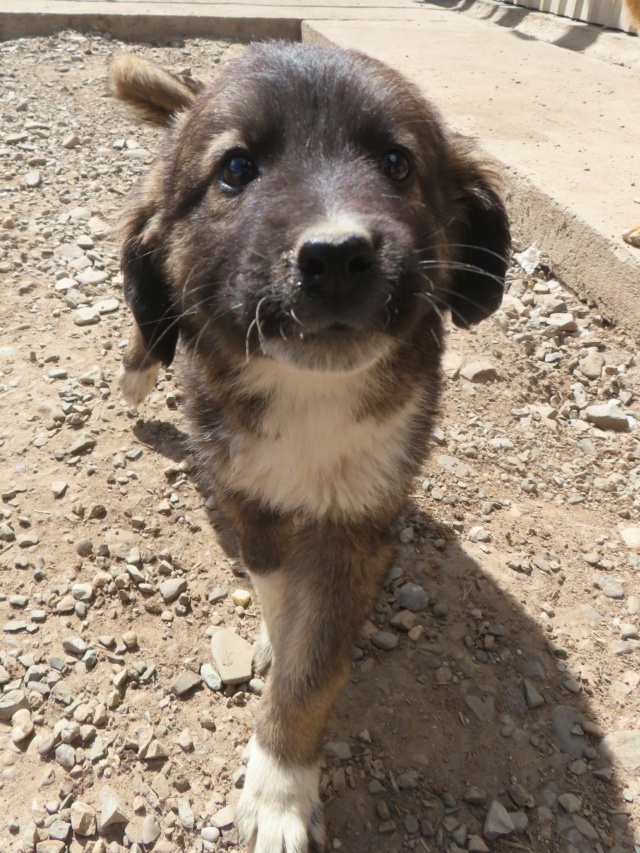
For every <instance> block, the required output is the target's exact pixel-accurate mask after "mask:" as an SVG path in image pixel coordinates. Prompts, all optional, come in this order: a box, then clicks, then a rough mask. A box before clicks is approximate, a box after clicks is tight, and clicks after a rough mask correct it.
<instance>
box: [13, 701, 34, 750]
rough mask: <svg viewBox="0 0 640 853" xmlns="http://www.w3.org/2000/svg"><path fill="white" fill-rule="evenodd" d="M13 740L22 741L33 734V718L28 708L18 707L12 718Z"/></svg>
mask: <svg viewBox="0 0 640 853" xmlns="http://www.w3.org/2000/svg"><path fill="white" fill-rule="evenodd" d="M11 727H12V728H11V740H12V741H13V742H14V743H22V741H24V740H26V739H27V738H28V737H31V735H32V734H33V719H32V717H31V711H30V710H29V709H28V708H20V709H18V710H17V711H16V712H15V714H14V715H13V717H12V718H11Z"/></svg>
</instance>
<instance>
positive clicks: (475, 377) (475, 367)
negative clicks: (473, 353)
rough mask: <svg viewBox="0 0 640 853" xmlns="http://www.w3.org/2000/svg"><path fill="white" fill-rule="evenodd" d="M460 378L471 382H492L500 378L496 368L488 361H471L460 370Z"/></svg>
mask: <svg viewBox="0 0 640 853" xmlns="http://www.w3.org/2000/svg"><path fill="white" fill-rule="evenodd" d="M460 376H462V378H463V379H467V380H468V381H469V382H479V383H484V382H490V381H491V380H493V379H497V378H498V371H497V368H496V366H495V365H494V364H493V363H492V362H491V361H488V360H487V359H483V360H481V361H471V362H469V363H468V364H465V365H464V367H462V368H461V370H460Z"/></svg>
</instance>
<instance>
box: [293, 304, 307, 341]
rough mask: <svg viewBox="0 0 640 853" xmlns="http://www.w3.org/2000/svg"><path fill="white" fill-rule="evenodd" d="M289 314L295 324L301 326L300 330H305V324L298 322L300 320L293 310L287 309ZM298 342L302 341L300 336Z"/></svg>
mask: <svg viewBox="0 0 640 853" xmlns="http://www.w3.org/2000/svg"><path fill="white" fill-rule="evenodd" d="M289 314H290V315H291V317H292V318H293V319H294V320H295V321H296V323H297V324H298V325H299V326H302V328H303V329H304V328H305V324H304V323H303V322H302V320H300V319H299V318H298V317H297V316H296V312H295V311H294V310H293V308H289ZM300 340H303V338H302V335H301V336H300Z"/></svg>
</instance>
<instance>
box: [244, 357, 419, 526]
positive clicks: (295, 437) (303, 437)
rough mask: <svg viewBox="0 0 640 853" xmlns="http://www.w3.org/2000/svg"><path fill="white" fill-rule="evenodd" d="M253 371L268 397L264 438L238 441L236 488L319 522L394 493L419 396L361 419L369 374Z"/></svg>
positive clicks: (251, 383) (253, 383)
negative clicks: (388, 412)
mask: <svg viewBox="0 0 640 853" xmlns="http://www.w3.org/2000/svg"><path fill="white" fill-rule="evenodd" d="M248 368H249V369H248V370H247V375H246V377H245V379H244V384H245V385H246V387H247V390H248V391H251V392H255V391H261V392H263V393H265V392H266V393H267V394H268V396H269V400H270V405H269V408H268V410H267V412H266V415H265V417H264V419H263V422H262V430H261V433H260V435H257V436H256V435H251V434H248V433H244V434H239V435H237V436H236V437H235V438H234V440H233V442H232V445H231V459H230V463H231V464H230V470H229V473H228V484H229V485H230V486H231V487H232V488H235V489H242V490H244V491H246V492H248V493H249V494H252V495H254V496H255V497H257V498H260V499H261V500H262V501H263V502H264V503H266V504H268V505H269V506H272V507H274V508H279V509H283V510H289V511H294V512H295V511H301V512H304V513H306V514H309V515H312V516H315V517H319V516H324V515H326V514H328V513H331V512H332V511H333V512H335V511H336V510H338V511H341V512H342V513H344V514H346V515H347V516H351V517H356V516H359V515H361V514H363V513H366V512H367V511H369V510H371V509H375V508H376V507H377V506H379V505H381V504H382V503H384V502H385V499H386V497H387V495H389V493H392V492H394V491H395V490H396V482H397V468H398V462H399V461H400V459H402V458H403V457H404V455H405V453H406V437H407V429H408V426H409V423H410V421H411V420H412V418H413V417H414V416H415V414H416V412H417V410H418V407H419V404H418V401H417V400H416V399H415V397H414V398H412V399H409V400H407V402H406V403H405V405H404V406H402V407H401V408H400V409H398V410H396V411H395V412H393V413H392V414H391V415H389V416H387V417H384V418H376V417H366V418H364V419H358V418H357V416H356V413H357V408H358V402H359V400H360V399H361V398H362V394H363V392H364V390H365V388H366V385H367V383H368V382H370V381H371V379H370V376H369V372H368V371H363V372H362V373H357V374H349V375H337V374H317V373H307V372H301V371H298V370H295V369H293V368H290V367H288V366H285V365H281V364H278V363H276V362H272V361H266V360H262V361H259V362H258V361H257V362H256V363H255V364H254V365H253V366H252V367H250V366H248Z"/></svg>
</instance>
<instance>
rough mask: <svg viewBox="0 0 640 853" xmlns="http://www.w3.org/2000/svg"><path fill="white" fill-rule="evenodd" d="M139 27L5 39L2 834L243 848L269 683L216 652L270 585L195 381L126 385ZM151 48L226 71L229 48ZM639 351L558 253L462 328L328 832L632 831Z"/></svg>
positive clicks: (96, 848) (385, 600) (379, 835)
mask: <svg viewBox="0 0 640 853" xmlns="http://www.w3.org/2000/svg"><path fill="white" fill-rule="evenodd" d="M129 47H130V46H129ZM124 48H125V46H124V45H120V44H117V43H114V42H113V41H112V40H111V39H110V38H108V37H105V36H104V35H99V34H94V35H90V36H83V35H79V34H76V33H70V32H67V33H63V34H61V35H59V36H56V37H53V38H46V39H25V40H19V41H16V42H5V43H2V44H0V82H1V85H0V88H1V90H2V94H1V97H2V112H1V119H0V163H1V164H2V168H1V169H0V173H1V174H0V273H1V275H2V302H1V303H0V401H1V402H0V463H1V467H0V498H1V501H0V626H1V628H2V633H1V637H0V689H1V690H2V693H0V849H1V850H2V851H7V853H13V851H22V850H26V851H33V850H36V851H37V853H61V851H67V850H68V851H73V853H79V851H86V853H105V851H109V853H117V851H121V850H124V849H128V850H131V851H132V853H142V851H143V850H154V851H159V853H162V851H164V853H169V851H178V850H185V851H203V850H226V849H231V848H237V847H238V841H237V833H236V830H235V828H234V827H233V819H232V808H233V804H234V803H235V801H236V799H237V796H238V794H239V787H241V785H242V772H241V771H240V772H239V769H240V768H241V766H242V764H241V755H242V751H243V748H244V746H245V744H246V742H247V740H248V738H249V735H250V732H251V727H252V717H253V715H254V713H255V711H256V708H257V706H258V704H259V702H260V698H259V691H260V688H261V683H260V681H259V680H257V681H256V680H254V681H252V682H251V685H250V686H247V685H240V686H239V687H236V688H230V687H227V688H225V687H218V685H216V683H215V681H216V678H215V673H213V674H212V671H211V668H210V666H209V668H207V667H205V668H204V669H202V667H203V665H205V664H208V665H210V664H211V655H210V650H209V638H210V636H211V634H212V633H213V632H214V631H215V630H216V629H217V628H219V627H220V626H226V627H233V628H235V630H236V631H237V632H238V633H239V634H240V635H241V636H243V637H245V638H247V639H249V640H251V639H253V638H254V636H255V634H256V631H257V627H258V624H259V608H258V606H257V604H256V602H255V601H254V600H253V599H252V600H250V601H249V602H248V603H246V605H245V606H242V605H241V604H239V603H237V602H239V601H241V598H242V597H241V596H237V595H235V596H234V594H235V593H236V592H237V591H238V590H242V589H248V590H249V591H250V587H249V582H248V580H247V579H246V578H245V577H243V573H242V567H241V566H240V564H239V563H238V560H237V558H236V557H235V554H234V552H233V545H232V543H230V540H229V536H228V533H227V531H226V529H225V527H224V524H223V522H222V520H221V518H220V517H219V515H218V514H217V512H216V509H215V505H214V504H213V503H212V501H211V499H210V498H209V496H207V495H203V494H201V493H200V492H199V491H198V489H197V488H196V486H195V484H194V482H193V481H192V479H191V477H190V474H189V470H190V463H189V458H188V456H187V453H186V450H185V446H184V438H185V436H184V433H183V422H182V418H181V413H180V389H179V388H178V387H177V386H176V385H175V384H174V381H173V376H172V372H171V371H170V370H167V371H164V374H163V375H162V376H161V381H160V382H159V383H158V386H157V388H156V390H155V391H154V392H153V393H152V394H151V396H150V397H149V398H148V399H147V400H146V401H145V402H144V404H143V405H141V407H140V411H138V412H134V411H131V410H129V409H128V408H127V406H126V404H125V403H124V402H123V401H122V400H121V398H120V395H119V393H118V386H117V381H116V376H117V371H118V366H119V358H120V354H121V350H122V348H123V346H124V344H125V342H126V338H127V333H128V329H129V325H130V320H129V315H128V313H127V311H126V308H125V306H124V303H123V300H122V295H121V277H120V273H119V265H118V242H117V237H116V234H115V227H116V226H117V224H118V219H119V216H120V211H121V209H122V206H123V203H124V197H125V196H126V195H127V193H128V192H129V190H130V189H131V187H132V186H134V184H135V182H136V181H137V179H138V177H139V175H140V174H142V173H143V172H144V171H145V170H146V169H147V168H148V164H149V162H150V161H151V158H152V152H153V150H154V148H155V147H156V145H157V144H158V134H157V133H156V131H154V130H152V129H147V128H143V127H140V126H138V125H136V124H134V123H133V121H132V120H131V119H130V118H129V117H128V116H127V115H126V114H125V113H124V112H123V110H122V109H121V108H120V106H119V105H117V104H116V103H115V102H114V101H113V100H112V99H111V98H110V97H109V96H108V94H107V89H106V73H107V67H108V63H109V61H110V59H111V58H112V57H113V56H114V55H116V54H117V53H118V52H120V51H121V50H122V49H124ZM135 49H136V50H139V51H140V52H141V53H142V54H144V55H146V56H149V57H151V58H154V59H156V60H158V61H160V62H162V63H163V64H164V65H166V66H167V67H169V68H171V69H173V70H177V71H180V70H184V69H185V68H189V67H191V68H193V71H194V73H196V74H197V75H198V76H201V77H203V78H205V79H206V78H207V76H208V75H209V74H210V72H211V69H212V67H213V66H214V65H215V64H216V63H217V62H218V61H219V60H220V58H222V57H224V55H225V53H227V52H228V51H229V50H235V49H236V48H235V47H234V46H232V45H230V44H229V43H226V42H203V41H189V42H186V43H183V42H178V43H175V44H174V45H172V46H168V47H152V46H150V45H139V46H136V47H135ZM516 238H517V235H516ZM519 248H524V247H519ZM546 260H547V262H548V263H549V265H550V266H551V267H552V259H546ZM635 352H636V347H635V342H634V340H633V339H632V338H631V337H630V336H628V335H627V334H625V332H624V331H623V330H622V329H620V328H611V327H609V326H608V325H607V324H606V323H605V322H604V321H603V320H602V318H600V317H598V316H597V315H596V314H595V313H594V312H593V311H592V310H590V308H589V306H588V305H586V304H584V303H583V302H581V301H580V299H579V298H578V297H576V296H575V295H574V294H572V293H570V292H568V291H566V290H565V289H564V288H563V287H562V286H561V285H560V284H559V283H558V282H556V281H555V280H554V279H553V276H552V274H551V272H549V270H548V269H547V268H546V267H544V266H542V267H540V266H539V267H538V269H537V271H536V272H534V273H532V274H526V273H525V272H524V271H523V269H522V268H521V267H519V266H517V265H515V266H514V267H513V269H512V271H511V273H510V288H509V293H508V296H507V297H506V299H505V303H504V306H503V310H502V311H501V312H500V313H499V314H498V315H496V316H495V317H493V318H492V319H491V320H490V321H488V322H486V323H485V324H483V325H482V326H480V327H479V328H478V329H477V330H476V331H473V332H470V333H469V332H467V333H462V332H459V331H452V332H451V334H450V336H449V340H448V351H447V356H446V363H445V367H446V370H447V376H448V380H447V383H446V384H447V387H446V394H445V401H444V406H443V413H442V419H441V423H440V429H439V430H438V431H437V432H436V434H435V436H434V448H433V453H432V456H431V459H430V461H429V462H428V464H427V466H426V468H425V472H424V476H423V477H421V478H420V479H419V480H417V481H416V483H415V491H414V493H413V495H412V496H411V502H410V504H409V505H408V506H407V510H406V513H405V516H404V517H403V518H402V519H400V521H399V525H398V553H397V559H396V561H395V563H394V566H393V569H392V571H391V574H390V578H389V582H388V584H387V586H386V587H385V590H384V592H383V594H382V596H381V598H380V601H379V602H378V604H377V606H376V609H375V612H374V613H373V614H372V615H371V620H370V622H369V623H368V624H367V625H366V626H365V627H364V629H363V634H362V640H361V642H359V644H358V646H357V647H356V648H355V649H354V655H353V667H352V676H351V679H350V682H349V684H348V686H347V689H346V690H345V693H344V696H343V698H342V700H341V701H340V703H339V706H338V708H337V709H336V712H335V714H334V716H333V719H332V723H331V729H330V731H329V733H328V741H329V742H330V743H331V746H330V747H329V749H328V751H327V756H326V759H325V761H326V769H325V771H324V773H323V780H322V786H323V798H324V800H325V804H326V815H327V823H328V829H329V839H330V843H329V847H330V848H331V849H334V850H343V851H348V853H370V851H381V853H382V851H384V853H387V851H388V853H396V851H401V850H415V851H448V853H456V851H460V850H468V851H471V853H473V852H474V851H475V853H482V851H486V850H491V851H496V853H506V851H512V850H516V851H532V852H533V851H535V853H538V851H551V852H552V853H577V851H579V853H595V851H605V850H607V851H615V853H623V851H624V853H633V851H636V853H637V851H640V825H639V822H638V817H639V815H638V798H639V797H640V781H639V778H638V775H637V774H638V772H639V771H640V717H639V703H638V684H639V683H640V661H639V655H640V651H639V649H640V640H639V639H638V630H637V626H638V619H639V617H638V613H639V612H640V598H639V596H640V582H639V581H638V578H637V564H638V556H637V554H636V549H638V548H640V518H639V508H640V444H638V438H639V437H640V429H639V427H638V425H637V423H636V420H635V417H634V412H637V410H638V408H637V407H638V404H637V399H636V393H637V388H638V381H639V376H640V373H639V370H638V367H637V366H636V363H635ZM478 363H480V364H478ZM465 377H467V378H465ZM611 401H616V403H617V404H618V405H613V406H612V405H611ZM603 405H604V407H605V411H604V412H603V411H600V410H599V409H598V407H600V406H603ZM594 407H596V408H594ZM603 418H604V420H603ZM168 580H175V581H176V584H175V587H176V590H179V592H178V593H177V597H176V598H174V599H173V600H171V595H168V594H166V593H165V596H164V597H163V594H161V592H160V591H159V590H160V588H161V587H160V585H161V584H164V583H166V581H168ZM181 581H182V582H181ZM406 584H414V585H415V586H414V587H407V586H406ZM162 589H163V590H165V591H166V587H162ZM234 597H235V599H236V600H235V601H234ZM407 601H410V604H411V608H413V609H411V608H407ZM408 629H411V630H408ZM380 632H383V635H381V633H380ZM390 638H391V639H390ZM63 641H64V644H63ZM381 646H382V647H381ZM201 672H202V674H203V675H206V676H207V679H206V680H207V681H208V682H209V684H210V685H211V686H207V683H206V682H205V680H203V679H201V677H200V674H201ZM189 674H190V675H191V676H192V682H193V685H192V687H191V689H189V690H187V692H186V693H184V694H182V695H176V694H177V693H178V694H179V693H180V684H179V683H178V684H177V685H176V683H175V682H176V679H177V678H178V676H182V678H183V679H184V678H187V677H188V676H189ZM211 687H213V688H214V689H211ZM14 712H17V713H14ZM12 718H13V720H12ZM228 806H230V807H231V809H230V810H229V809H228V808H227V807H228ZM94 810H95V811H94ZM96 814H97V817H98V822H97V826H96Z"/></svg>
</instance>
